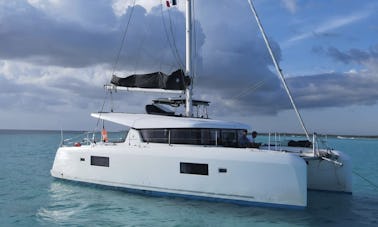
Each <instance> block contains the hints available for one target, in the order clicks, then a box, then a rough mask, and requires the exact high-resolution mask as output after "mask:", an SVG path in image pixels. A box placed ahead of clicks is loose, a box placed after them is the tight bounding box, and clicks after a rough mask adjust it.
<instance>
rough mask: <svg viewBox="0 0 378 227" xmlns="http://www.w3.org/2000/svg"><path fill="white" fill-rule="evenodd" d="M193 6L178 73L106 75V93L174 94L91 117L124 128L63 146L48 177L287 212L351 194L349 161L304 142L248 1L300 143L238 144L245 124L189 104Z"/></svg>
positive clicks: (205, 104)
mask: <svg viewBox="0 0 378 227" xmlns="http://www.w3.org/2000/svg"><path fill="white" fill-rule="evenodd" d="M192 1H193V0H186V69H185V71H184V70H181V69H179V70H177V71H175V72H173V73H172V74H170V75H167V74H165V73H162V72H156V73H151V74H143V75H131V76H129V77H126V78H121V77H117V76H113V78H112V80H111V83H110V84H108V85H105V87H106V88H107V89H108V90H110V91H123V90H124V91H148V92H160V93H172V94H178V95H181V96H179V98H158V99H155V100H153V101H152V104H149V105H147V106H146V113H143V114H131V113H121V112H113V111H111V112H98V113H92V114H91V115H92V117H95V118H97V119H99V120H101V121H110V122H113V123H116V124H119V125H122V126H124V127H126V128H128V132H127V135H126V137H125V138H124V139H123V140H121V141H116V142H114V141H109V140H108V138H107V135H106V133H103V135H102V138H101V141H95V138H94V137H93V138H92V139H87V140H86V142H87V143H86V144H83V143H76V144H75V146H67V145H65V144H64V143H62V145H61V146H60V147H59V148H58V150H57V152H56V156H55V160H54V163H53V166H52V169H51V175H52V176H53V177H55V178H59V179H65V180H72V181H78V182H86V183H92V184H98V185H104V186H111V187H116V188H122V189H126V190H128V191H131V192H140V193H148V194H154V195H167V196H176V197H185V198H197V199H205V200H214V201H222V202H231V203H238V204H252V205H262V206H274V207H289V208H304V207H306V206H307V192H308V190H311V189H312V190H325V191H333V192H346V193H351V192H352V180H351V175H352V174H351V169H352V168H351V163H350V160H349V158H348V156H347V155H345V154H344V153H342V152H340V151H335V150H332V149H328V148H325V149H321V148H319V146H318V143H317V139H316V134H314V135H313V136H312V139H311V138H310V136H309V134H308V133H307V129H306V128H305V127H304V123H303V121H302V118H301V116H300V114H299V112H298V110H297V108H296V106H295V103H294V100H293V98H292V97H291V94H290V91H289V89H288V87H287V85H286V82H285V80H284V77H283V75H282V71H281V70H280V69H279V66H278V63H277V61H276V59H275V57H274V55H273V53H272V51H271V48H270V45H269V42H268V40H267V39H266V35H265V33H264V30H263V28H262V26H261V22H260V20H259V18H258V16H257V14H256V11H255V8H254V5H253V3H252V1H250V0H249V4H250V7H251V10H252V12H254V15H255V18H256V20H257V23H258V25H259V28H260V30H261V32H262V35H263V38H264V40H265V42H266V44H267V47H268V50H269V52H270V54H271V56H272V60H273V62H274V64H275V66H276V69H277V71H278V74H279V76H280V77H281V80H282V82H283V85H284V87H285V89H286V91H287V93H288V95H289V97H290V101H291V103H292V105H293V107H294V110H295V112H296V113H297V116H298V119H299V120H300V123H301V125H302V127H303V128H304V130H305V134H306V137H307V140H306V141H302V142H292V143H289V144H287V145H280V146H276V145H271V144H270V143H268V144H263V145H261V146H259V147H258V148H252V147H249V146H241V143H240V142H239V140H240V138H241V136H242V133H243V131H244V130H250V129H251V128H250V127H249V126H248V125H245V124H242V123H237V122H233V121H221V120H214V119H210V118H209V116H208V112H207V108H208V106H209V104H210V102H208V101H204V100H195V99H192V88H193V86H192V84H193V83H191V79H192V75H191V70H192V62H191V58H192V56H191V55H192V23H193V21H192V16H191V15H192V13H191V10H192ZM175 3H176V1H172V4H173V5H175ZM182 97H184V98H182ZM178 106H184V107H185V113H184V114H178V113H176V112H175V111H173V110H172V109H171V108H170V107H178ZM195 110H196V111H195Z"/></svg>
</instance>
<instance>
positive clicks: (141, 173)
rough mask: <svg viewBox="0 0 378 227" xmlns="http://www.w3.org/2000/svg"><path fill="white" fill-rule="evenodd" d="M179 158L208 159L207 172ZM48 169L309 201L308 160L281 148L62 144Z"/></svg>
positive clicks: (136, 183) (237, 198) (158, 187)
mask: <svg viewBox="0 0 378 227" xmlns="http://www.w3.org/2000/svg"><path fill="white" fill-rule="evenodd" d="M196 148H197V149H196ZM91 157H105V158H108V159H107V160H108V167H106V166H98V165H96V164H95V165H93V163H92V161H93V160H91ZM180 163H184V164H185V163H197V164H203V165H206V166H207V168H208V173H207V175H201V174H187V173H182V169H181V168H180ZM100 165H101V164H100ZM105 165H106V164H105ZM184 171H185V170H184ZM51 174H52V176H54V177H56V178H62V179H67V180H74V181H80V182H87V183H94V184H100V185H106V186H114V187H121V188H125V189H132V190H141V191H148V192H153V193H158V194H160V193H164V194H165V193H167V194H168V195H176V196H184V197H198V198H204V199H210V200H223V201H229V202H236V203H251V204H257V205H268V206H278V207H302V208H303V207H306V205H307V166H306V162H305V161H304V160H303V159H302V158H300V157H298V156H297V155H293V154H287V153H282V152H261V151H259V150H257V149H252V150H250V149H240V148H224V147H203V146H201V147H200V148H199V149H198V146H190V145H168V144H147V143H143V144H142V145H139V146H133V145H132V144H128V143H116V144H96V145H91V146H81V147H61V148H59V149H58V151H57V153H56V157H55V161H54V164H53V167H52V170H51Z"/></svg>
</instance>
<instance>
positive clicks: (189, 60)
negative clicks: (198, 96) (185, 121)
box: [185, 0, 193, 117]
mask: <svg viewBox="0 0 378 227" xmlns="http://www.w3.org/2000/svg"><path fill="white" fill-rule="evenodd" d="M185 24H186V40H185V41H186V62H185V63H186V64H185V65H186V69H185V73H186V75H187V76H189V77H190V79H191V82H190V85H189V86H188V87H187V88H186V90H185V94H186V108H185V115H186V116H187V117H191V116H192V112H193V111H192V109H193V106H192V91H193V76H191V74H192V0H186V23H185Z"/></svg>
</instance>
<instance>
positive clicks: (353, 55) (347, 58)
mask: <svg viewBox="0 0 378 227" xmlns="http://www.w3.org/2000/svg"><path fill="white" fill-rule="evenodd" d="M325 54H326V55H328V56H330V57H331V58H333V59H334V60H336V61H339V62H343V63H345V64H350V63H357V64H364V63H365V62H368V61H369V60H371V59H378V45H376V46H374V47H371V48H370V49H369V50H368V51H364V50H359V49H356V48H353V49H350V50H348V51H344V52H343V51H341V50H339V49H338V48H336V47H329V48H328V49H327V50H326V51H325Z"/></svg>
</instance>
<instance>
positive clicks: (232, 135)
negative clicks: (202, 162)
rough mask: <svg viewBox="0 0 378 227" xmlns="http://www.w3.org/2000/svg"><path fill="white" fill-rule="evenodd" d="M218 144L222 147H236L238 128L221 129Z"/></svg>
mask: <svg viewBox="0 0 378 227" xmlns="http://www.w3.org/2000/svg"><path fill="white" fill-rule="evenodd" d="M219 144H220V145H222V146H224V147H238V130H232V129H223V130H222V131H221V141H220V142H219Z"/></svg>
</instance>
